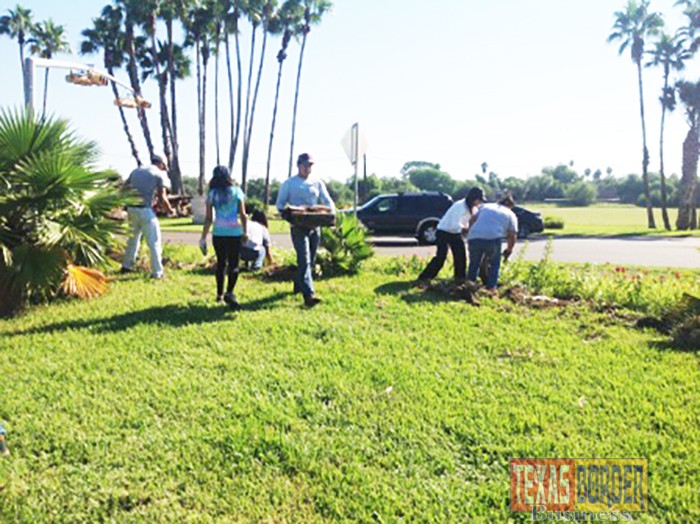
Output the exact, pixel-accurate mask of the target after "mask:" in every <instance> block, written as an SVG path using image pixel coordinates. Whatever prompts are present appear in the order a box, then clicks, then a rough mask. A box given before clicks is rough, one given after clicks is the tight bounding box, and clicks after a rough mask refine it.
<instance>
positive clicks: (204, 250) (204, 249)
mask: <svg viewBox="0 0 700 524" xmlns="http://www.w3.org/2000/svg"><path fill="white" fill-rule="evenodd" d="M199 250H200V251H201V252H202V255H204V256H207V239H206V238H204V237H202V238H200V239H199Z"/></svg>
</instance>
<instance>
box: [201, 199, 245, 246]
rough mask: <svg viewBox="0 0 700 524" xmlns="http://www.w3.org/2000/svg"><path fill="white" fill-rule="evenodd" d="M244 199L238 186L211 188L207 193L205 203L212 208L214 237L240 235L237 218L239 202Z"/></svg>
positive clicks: (240, 230)
mask: <svg viewBox="0 0 700 524" xmlns="http://www.w3.org/2000/svg"><path fill="white" fill-rule="evenodd" d="M244 201H245V195H244V194H243V191H241V188H239V187H238V186H232V187H227V188H226V189H211V190H210V191H209V194H208V195H207V203H208V204H211V206H212V207H213V208H214V230H213V231H212V235H214V236H215V237H240V236H242V235H243V228H242V227H241V223H240V222H239V220H238V209H239V206H240V202H244Z"/></svg>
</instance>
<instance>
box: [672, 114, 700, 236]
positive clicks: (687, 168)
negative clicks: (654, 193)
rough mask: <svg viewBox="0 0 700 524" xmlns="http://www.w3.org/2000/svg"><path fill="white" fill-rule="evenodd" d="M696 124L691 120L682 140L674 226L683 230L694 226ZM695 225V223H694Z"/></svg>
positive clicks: (698, 144) (697, 143)
mask: <svg viewBox="0 0 700 524" xmlns="http://www.w3.org/2000/svg"><path fill="white" fill-rule="evenodd" d="M699 146H700V143H699V141H698V126H697V123H696V122H693V123H692V125H691V127H690V130H689V131H688V134H687V135H686V137H685V140H684V141H683V175H682V177H681V182H680V188H679V193H680V202H679V204H678V219H677V220H676V228H677V229H679V230H681V231H685V230H688V229H691V228H693V227H694V224H693V215H694V213H693V211H694V210H695V191H696V189H697V174H698V155H699V154H700V151H699V150H698V147H699ZM695 225H697V224H695Z"/></svg>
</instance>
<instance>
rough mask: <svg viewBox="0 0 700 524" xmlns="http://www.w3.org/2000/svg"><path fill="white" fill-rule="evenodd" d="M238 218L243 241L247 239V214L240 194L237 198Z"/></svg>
mask: <svg viewBox="0 0 700 524" xmlns="http://www.w3.org/2000/svg"><path fill="white" fill-rule="evenodd" d="M238 218H239V219H240V220H241V227H242V228H243V238H242V239H241V240H242V241H243V242H245V241H246V240H248V216H247V215H246V214H245V200H244V199H243V197H242V196H241V197H240V199H239V200H238Z"/></svg>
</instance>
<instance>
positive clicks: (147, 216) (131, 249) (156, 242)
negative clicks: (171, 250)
mask: <svg viewBox="0 0 700 524" xmlns="http://www.w3.org/2000/svg"><path fill="white" fill-rule="evenodd" d="M127 212H128V213H129V226H130V228H131V236H130V237H129V241H128V242H127V244H126V253H125V255H124V263H123V264H122V266H123V267H125V268H126V269H131V266H133V265H134V262H135V261H136V255H137V254H138V252H139V244H140V243H141V235H145V236H146V242H147V243H148V249H149V250H150V251H151V276H152V277H162V276H163V261H162V259H161V242H160V226H159V225H158V217H156V214H155V212H154V211H153V209H151V208H150V207H129V208H127Z"/></svg>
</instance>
